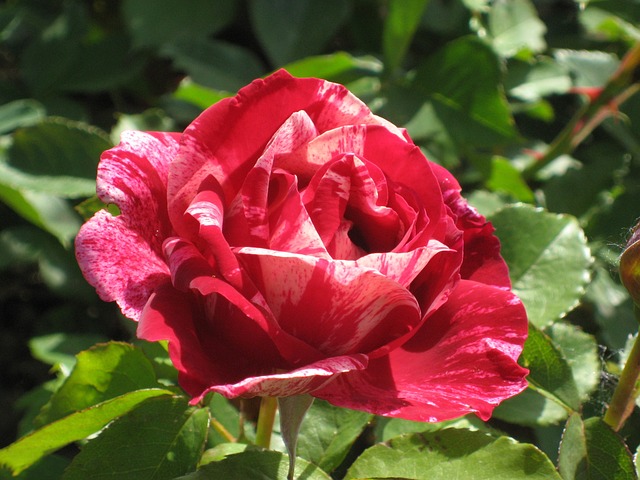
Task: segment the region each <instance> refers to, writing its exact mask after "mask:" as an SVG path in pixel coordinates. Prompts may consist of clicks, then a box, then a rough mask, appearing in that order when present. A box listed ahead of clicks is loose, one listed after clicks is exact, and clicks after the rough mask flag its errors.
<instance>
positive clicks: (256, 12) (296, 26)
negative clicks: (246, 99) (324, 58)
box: [249, 0, 349, 67]
mask: <svg viewBox="0 0 640 480" xmlns="http://www.w3.org/2000/svg"><path fill="white" fill-rule="evenodd" d="M249 14H250V16H251V23H252V25H253V30H254V32H255V34H256V36H257V37H258V40H259V42H260V44H261V45H262V47H263V49H264V51H265V53H266V54H267V57H269V59H270V60H271V64H272V65H273V66H274V67H279V66H282V65H286V64H287V63H290V62H292V61H294V60H299V59H301V58H304V57H308V56H310V55H316V54H318V53H321V51H322V49H323V48H324V46H325V45H326V44H327V42H328V41H329V40H330V39H331V37H333V35H334V34H335V33H336V32H337V31H338V29H339V28H340V27H341V26H342V24H343V23H344V22H345V20H346V19H347V17H348V15H349V2H345V1H344V0H323V1H322V2H318V1H316V0H296V1H295V2H291V1H289V0H251V1H250V2H249Z"/></svg>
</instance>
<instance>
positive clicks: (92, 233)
mask: <svg viewBox="0 0 640 480" xmlns="http://www.w3.org/2000/svg"><path fill="white" fill-rule="evenodd" d="M76 258H77V260H78V264H79V265H80V269H81V270H82V273H83V275H84V276H85V278H86V279H87V281H88V282H89V283H90V284H91V285H93V286H94V287H95V288H96V290H97V292H98V295H100V298H102V299H103V300H104V301H106V302H113V301H116V302H118V306H119V307H120V309H121V310H122V313H123V314H124V315H126V316H127V317H129V318H131V319H133V320H138V319H139V317H140V313H141V311H142V309H143V307H144V305H145V304H146V303H147V300H148V299H149V296H150V295H151V294H152V293H153V291H154V290H155V288H156V287H157V286H159V285H162V284H164V283H169V282H170V275H169V269H168V268H167V265H166V264H165V263H164V261H163V260H162V259H161V258H159V257H158V255H157V254H156V252H155V251H154V250H152V249H151V246H150V245H149V243H147V239H146V238H145V239H143V238H141V237H140V236H139V235H138V234H136V233H135V232H134V231H132V230H130V229H129V228H128V227H127V226H125V222H124V220H123V218H122V216H119V217H113V216H112V215H111V214H110V213H108V212H106V211H105V210H100V211H99V212H97V213H96V214H95V215H94V216H93V218H92V219H91V220H89V221H88V222H87V223H85V224H84V225H83V226H82V228H81V229H80V232H78V236H77V237H76Z"/></svg>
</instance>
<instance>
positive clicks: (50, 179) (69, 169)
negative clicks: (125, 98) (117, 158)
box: [0, 119, 112, 198]
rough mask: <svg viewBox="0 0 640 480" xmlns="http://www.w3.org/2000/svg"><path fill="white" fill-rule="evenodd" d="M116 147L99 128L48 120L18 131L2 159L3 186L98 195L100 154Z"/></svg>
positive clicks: (67, 195) (74, 195) (66, 195)
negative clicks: (97, 170)
mask: <svg viewBox="0 0 640 480" xmlns="http://www.w3.org/2000/svg"><path fill="white" fill-rule="evenodd" d="M111 146H112V144H111V142H110V141H109V138H108V137H107V136H106V134H104V133H103V132H101V131H100V130H98V129H97V128H95V127H90V126H88V125H85V124H82V123H78V122H71V121H69V120H64V119H48V120H45V121H43V122H41V123H39V124H38V125H34V126H31V127H27V128H22V129H20V130H17V131H16V132H15V133H14V135H13V142H12V143H11V145H10V146H9V148H8V150H7V151H6V155H5V158H3V159H0V160H2V161H0V178H2V183H4V184H5V185H9V186H11V187H12V188H22V189H29V190H33V191H37V192H41V193H48V194H53V195H57V196H59V197H64V198H77V197H82V196H86V197H88V196H90V195H93V194H94V193H95V178H96V167H97V165H98V160H99V159H100V155H101V154H102V152H103V151H104V150H107V149H108V148H110V147H111Z"/></svg>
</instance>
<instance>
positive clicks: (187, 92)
mask: <svg viewBox="0 0 640 480" xmlns="http://www.w3.org/2000/svg"><path fill="white" fill-rule="evenodd" d="M231 95H232V94H231V93H230V92H224V91H221V90H214V89H212V88H208V87H205V86H203V85H198V84H197V83H195V82H193V81H192V80H191V79H190V78H188V77H187V78H185V79H184V80H182V81H181V82H180V85H178V88H177V89H176V91H175V92H173V98H175V99H176V100H182V101H183V102H189V103H191V104H193V105H196V106H198V107H200V108H201V109H202V110H204V109H205V108H209V107H210V106H211V105H213V104H214V103H217V102H219V101H220V100H222V99H223V98H226V97H230V96H231Z"/></svg>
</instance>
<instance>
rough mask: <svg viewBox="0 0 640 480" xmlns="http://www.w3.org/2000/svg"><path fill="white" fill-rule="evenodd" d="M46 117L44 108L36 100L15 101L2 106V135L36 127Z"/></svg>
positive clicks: (0, 115) (0, 106)
mask: <svg viewBox="0 0 640 480" xmlns="http://www.w3.org/2000/svg"><path fill="white" fill-rule="evenodd" d="M44 116H45V109H44V107H43V106H42V105H41V104H40V103H38V102H36V101H35V100H14V101H13V102H9V103H5V104H4V105H0V134H4V133H9V132H11V131H12V130H15V129H16V128H18V127H28V126H30V125H34V124H36V123H38V122H39V121H41V120H42V119H43V118H44Z"/></svg>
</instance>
